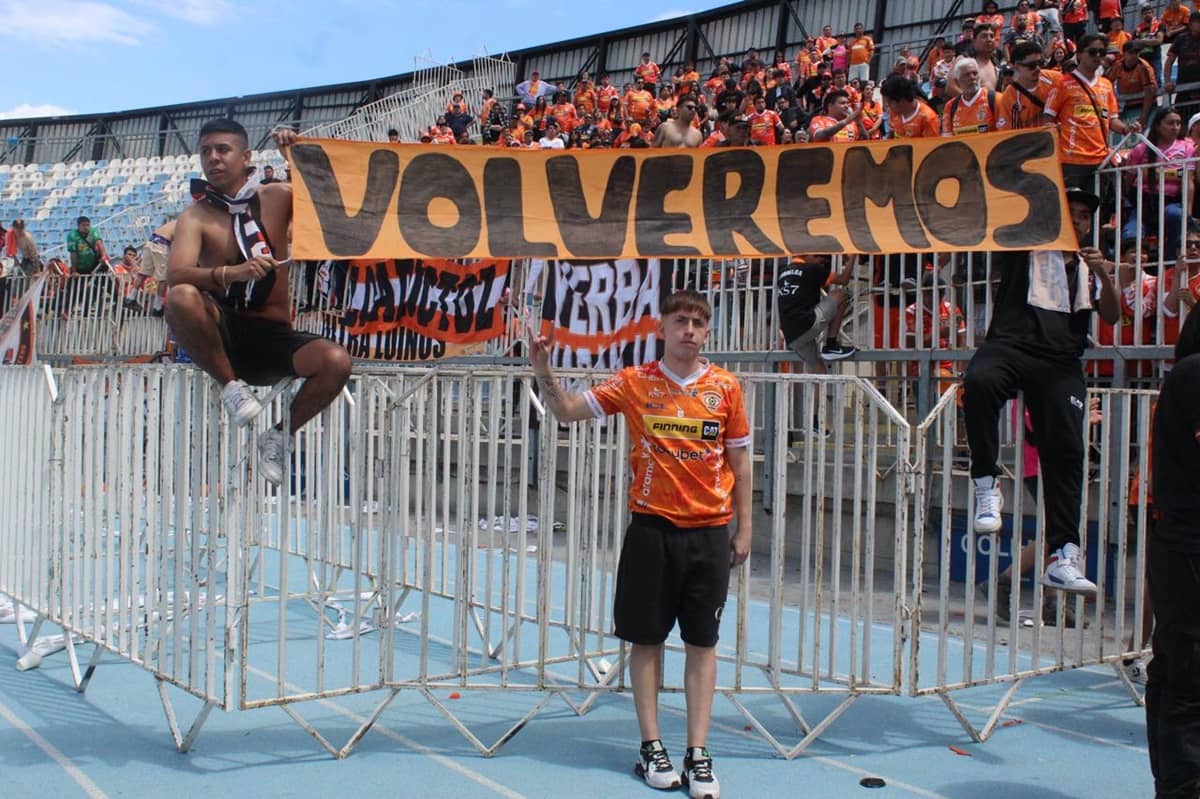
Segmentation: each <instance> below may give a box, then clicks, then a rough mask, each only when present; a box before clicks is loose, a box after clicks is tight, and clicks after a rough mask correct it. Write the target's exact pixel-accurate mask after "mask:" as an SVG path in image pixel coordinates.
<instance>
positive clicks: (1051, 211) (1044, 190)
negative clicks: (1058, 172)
mask: <svg viewBox="0 0 1200 799" xmlns="http://www.w3.org/2000/svg"><path fill="white" fill-rule="evenodd" d="M1053 152H1054V133H1053V132H1052V131H1049V130H1046V131H1030V132H1029V133H1025V134H1022V135H1021V136H1018V137H1015V138H1012V139H1006V140H1004V141H1002V142H1000V143H999V144H997V145H996V147H995V149H993V150H992V152H991V155H989V156H988V160H987V176H988V180H989V181H991V183H992V185H993V186H995V187H996V188H998V189H1003V190H1004V191H1011V192H1013V193H1014V194H1019V195H1021V196H1022V197H1024V198H1025V199H1026V200H1027V201H1028V202H1029V213H1028V214H1027V215H1026V217H1025V218H1024V219H1022V220H1021V221H1020V222H1017V223H1016V224H1015V225H1004V226H1003V227H998V228H996V230H995V231H993V232H992V238H993V239H994V240H995V242H996V244H998V245H1000V246H1001V247H1020V248H1022V249H1024V248H1025V247H1034V246H1036V245H1038V244H1044V243H1045V242H1047V241H1054V240H1055V239H1057V238H1058V234H1059V232H1060V231H1061V229H1062V205H1061V204H1060V203H1061V201H1060V200H1059V192H1058V187H1057V186H1055V185H1054V181H1053V180H1051V179H1050V178H1048V177H1046V176H1045V175H1037V174H1033V173H1031V172H1026V171H1024V170H1023V169H1021V167H1022V166H1023V165H1024V164H1025V162H1027V161H1033V160H1035V159H1038V158H1048V157H1049V156H1050V155H1051V154H1052V153H1053Z"/></svg>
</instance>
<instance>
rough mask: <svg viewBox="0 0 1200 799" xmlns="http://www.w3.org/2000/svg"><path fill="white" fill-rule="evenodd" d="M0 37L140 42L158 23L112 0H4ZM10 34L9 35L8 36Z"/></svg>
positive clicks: (60, 41) (53, 42) (51, 42)
mask: <svg viewBox="0 0 1200 799" xmlns="http://www.w3.org/2000/svg"><path fill="white" fill-rule="evenodd" d="M0 19H3V20H4V22H3V25H0V31H2V32H0V39H3V38H13V39H24V38H32V39H34V40H35V41H38V42H41V43H42V44H45V45H56V44H68V43H69V44H78V43H83V42H110V43H113V44H137V43H138V40H139V39H140V37H142V36H145V35H146V34H147V33H149V32H150V31H151V30H153V29H154V26H153V25H151V24H150V23H149V22H147V21H146V20H144V19H140V18H138V17H136V16H134V15H132V14H130V13H128V12H127V11H123V10H121V9H119V8H117V7H116V6H113V5H110V4H108V3H97V2H90V1H89V0H40V2H37V3H30V2H20V1H19V0H16V1H14V0H4V1H3V2H0ZM5 34H7V36H5Z"/></svg>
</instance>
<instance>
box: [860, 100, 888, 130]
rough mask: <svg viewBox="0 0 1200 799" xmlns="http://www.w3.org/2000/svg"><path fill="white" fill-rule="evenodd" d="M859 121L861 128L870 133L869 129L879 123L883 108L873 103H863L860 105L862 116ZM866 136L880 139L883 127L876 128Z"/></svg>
mask: <svg viewBox="0 0 1200 799" xmlns="http://www.w3.org/2000/svg"><path fill="white" fill-rule="evenodd" d="M860 119H862V124H863V127H864V128H865V129H866V130H868V131H870V130H871V128H874V127H875V124H876V123H877V122H879V120H881V119H883V106H882V105H880V104H879V103H876V102H874V101H864V102H863V104H862V116H861V117H860ZM868 136H869V138H872V139H882V138H883V126H882V125H881V126H880V127H878V128H876V129H875V132H874V133H870V134H868Z"/></svg>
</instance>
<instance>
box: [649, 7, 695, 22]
mask: <svg viewBox="0 0 1200 799" xmlns="http://www.w3.org/2000/svg"><path fill="white" fill-rule="evenodd" d="M691 13H694V12H693V11H692V10H690V9H686V8H668V9H666V10H665V11H660V12H658V13H657V14H655V15H654V16H653V17H651V18H650V19H648V20H646V21H647V22H663V21H664V20H668V19H677V18H679V17H686V16H687V15H688V14H691Z"/></svg>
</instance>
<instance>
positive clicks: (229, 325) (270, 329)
mask: <svg viewBox="0 0 1200 799" xmlns="http://www.w3.org/2000/svg"><path fill="white" fill-rule="evenodd" d="M217 308H218V309H219V310H220V312H221V321H220V323H219V325H218V326H219V327H220V330H221V344H222V345H223V346H224V348H225V354H226V355H228V356H229V363H230V364H231V365H232V366H233V373H234V374H235V375H237V376H238V378H239V379H240V380H245V381H246V382H247V383H250V384H251V385H255V386H269V385H271V384H272V383H277V382H279V381H280V380H282V379H284V378H285V377H295V376H296V368H295V367H294V366H293V365H292V355H294V354H295V352H296V350H298V349H300V348H301V347H303V346H304V345H305V344H307V343H309V342H310V341H317V340H320V338H321V337H320V336H316V335H313V334H312V333H301V332H299V331H297V330H293V329H292V326H291V325H288V324H284V323H282V322H271V321H268V320H266V319H261V318H259V317H257V316H249V315H247V314H243V313H239V312H237V311H235V310H233V309H232V308H229V307H227V306H225V305H222V304H221V303H219V302H218V303H217Z"/></svg>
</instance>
